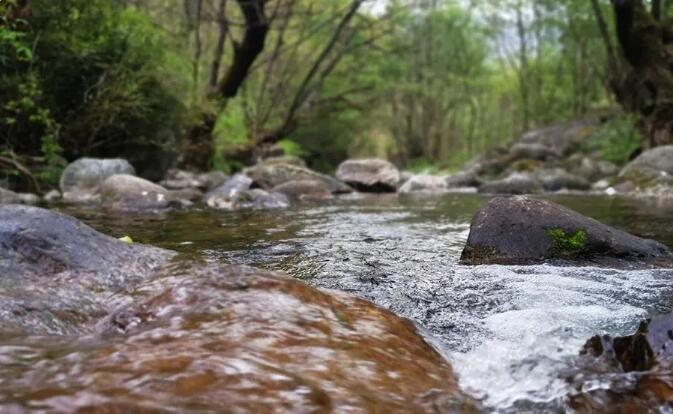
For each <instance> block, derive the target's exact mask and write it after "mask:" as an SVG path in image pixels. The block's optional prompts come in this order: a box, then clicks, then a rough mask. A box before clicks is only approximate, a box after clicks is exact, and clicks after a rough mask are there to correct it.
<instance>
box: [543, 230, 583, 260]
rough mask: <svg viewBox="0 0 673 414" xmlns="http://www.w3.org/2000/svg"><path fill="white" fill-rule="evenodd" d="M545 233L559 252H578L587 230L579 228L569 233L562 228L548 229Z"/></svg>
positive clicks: (581, 247)
mask: <svg viewBox="0 0 673 414" xmlns="http://www.w3.org/2000/svg"><path fill="white" fill-rule="evenodd" d="M547 234H548V235H549V237H550V238H551V239H552V241H553V242H554V248H555V249H556V250H557V251H558V252H560V253H566V254H567V253H578V252H580V251H582V249H584V246H585V245H586V242H587V232H586V231H584V230H582V229H580V230H577V231H576V232H575V234H573V235H569V234H567V233H566V232H565V230H563V229H549V230H547Z"/></svg>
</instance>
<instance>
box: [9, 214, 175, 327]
mask: <svg viewBox="0 0 673 414" xmlns="http://www.w3.org/2000/svg"><path fill="white" fill-rule="evenodd" d="M173 255H174V253H172V252H170V251H167V250H163V249H158V248H154V247H149V246H144V245H140V244H127V243H123V242H121V241H119V240H117V239H114V238H112V237H109V236H105V235H103V234H101V233H98V232H97V231H95V230H93V229H92V228H91V227H89V226H87V225H85V224H83V223H81V222H79V221H77V220H76V219H74V218H72V217H69V216H66V215H63V214H60V213H56V212H52V211H48V210H44V209H40V208H36V207H26V206H17V205H7V206H0V332H1V331H15V330H16V331H28V332H31V333H63V332H71V331H79V330H80V329H85V325H86V322H87V321H90V320H91V318H95V317H96V316H99V315H100V314H101V313H104V312H105V309H106V307H105V306H104V305H102V304H101V302H100V300H101V299H100V295H99V294H104V293H105V292H108V294H109V292H113V291H117V290H124V289H130V288H132V287H133V286H135V285H137V284H138V283H139V282H140V281H142V280H144V279H145V278H146V277H148V274H149V273H150V272H151V271H153V270H154V269H156V268H157V267H158V266H159V265H161V264H163V263H165V262H167V261H168V260H169V259H170V258H171V257H172V256H173Z"/></svg>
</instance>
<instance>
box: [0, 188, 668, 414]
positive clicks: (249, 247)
mask: <svg viewBox="0 0 673 414" xmlns="http://www.w3.org/2000/svg"><path fill="white" fill-rule="evenodd" d="M484 200H485V198H483V197H481V196H478V195H474V194H450V195H445V196H440V197H418V196H414V197H411V196H397V195H372V196H364V195H352V196H346V197H342V198H338V199H336V200H335V201H333V202H331V203H328V204H322V205H315V206H304V207H300V208H293V209H288V210H281V211H266V212H265V211H260V212H236V213H232V212H224V211H215V210H210V209H193V210H189V211H175V212H169V213H162V214H154V215H147V216H128V215H124V216H112V215H106V214H104V213H101V212H100V211H95V210H81V209H71V208H64V211H65V212H67V213H69V214H72V215H75V216H77V217H78V218H80V219H82V220H83V221H85V222H87V223H88V224H90V225H92V226H93V227H94V228H96V229H98V230H100V231H102V232H104V233H107V234H110V235H113V236H116V237H122V236H126V235H129V236H131V237H132V238H133V239H134V240H135V241H137V242H142V243H147V244H151V245H156V246H160V247H165V248H169V249H173V250H176V251H178V252H180V253H181V257H182V258H185V259H190V258H195V257H199V258H205V259H206V260H208V261H212V262H220V263H232V264H246V265H253V266H257V267H263V268H267V269H272V270H283V271H285V272H287V273H289V274H290V275H291V276H293V277H295V278H297V279H301V280H303V281H305V282H307V283H309V284H311V285H314V286H317V287H321V288H327V289H334V290H339V291H343V292H348V293H351V294H354V295H357V296H360V297H363V298H366V299H369V300H371V301H373V302H375V303H376V304H378V305H381V306H383V307H385V308H387V309H389V310H391V311H393V312H394V313H396V314H398V315H400V316H403V317H406V318H409V319H411V320H412V321H414V322H415V323H416V324H417V325H418V326H419V327H420V329H421V330H422V331H423V333H424V335H426V338H427V339H429V341H430V342H432V343H433V344H434V345H435V346H436V347H437V348H438V349H439V350H440V351H441V352H442V354H443V355H444V356H445V357H446V358H447V359H448V360H449V361H450V362H451V363H452V364H453V366H454V369H455V371H456V372H457V374H458V377H459V382H460V385H461V386H462V388H463V389H464V390H466V391H467V392H469V393H470V394H471V395H473V396H475V397H477V398H479V399H481V400H482V401H483V404H484V406H485V407H486V408H487V409H489V410H495V411H500V412H506V411H511V412H518V411H521V410H536V411H537V410H563V409H564V403H565V402H564V401H565V399H566V396H567V395H568V394H569V393H571V392H572V389H570V386H569V385H568V382H567V381H565V380H564V379H563V378H562V376H561V375H560V374H559V373H561V372H564V370H567V369H568V368H569V367H571V366H572V364H573V362H572V361H573V359H574V358H575V357H576V355H577V354H578V351H579V349H580V348H581V346H582V344H583V343H584V342H585V341H586V340H587V338H589V337H590V336H592V335H594V334H597V333H607V334H611V335H616V334H626V333H631V332H633V330H634V329H635V326H636V324H637V321H638V320H639V319H642V318H646V317H647V316H649V315H652V314H656V313H662V312H666V311H670V310H672V309H673V271H672V270H629V271H625V270H613V269H603V268H593V267H555V266H550V265H539V266H529V267H523V266H522V267H519V266H478V267H468V266H462V265H460V264H459V263H458V259H459V256H460V253H461V250H462V247H463V245H464V243H465V241H466V239H467V235H468V232H469V221H470V219H471V217H472V215H473V214H474V213H475V212H476V211H477V209H478V208H479V206H480V205H481V204H482V203H483V202H484ZM552 200H553V201H556V202H559V203H561V204H563V205H566V206H568V207H570V208H572V209H575V210H577V211H579V212H581V213H583V214H586V215H589V216H591V217H594V218H596V219H598V220H600V221H602V222H604V223H607V224H610V225H614V226H617V227H620V228H622V229H624V230H627V231H629V232H632V233H634V234H637V235H639V236H643V237H649V238H655V239H657V240H659V241H661V242H663V243H665V244H667V245H669V246H673V226H672V225H671V218H670V217H671V213H673V204H666V203H661V202H657V201H656V200H635V199H623V198H608V197H601V196H586V195H585V196H574V195H563V196H556V197H552ZM2 363H6V362H3V361H2V359H0V364H2ZM26 369H29V368H26ZM596 386H601V385H600V384H599V385H596Z"/></svg>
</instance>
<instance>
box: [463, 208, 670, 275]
mask: <svg viewBox="0 0 673 414" xmlns="http://www.w3.org/2000/svg"><path fill="white" fill-rule="evenodd" d="M670 258H671V251H670V250H669V249H668V248H667V247H666V246H664V245H663V244H661V243H658V242H656V241H654V240H648V239H641V238H640V237H636V236H633V235H630V234H628V233H626V232H624V231H621V230H618V229H615V228H612V227H610V226H607V225H605V224H602V223H599V222H598V221H596V220H594V219H591V218H589V217H585V216H583V215H581V214H579V213H576V212H574V211H572V210H569V209H567V208H565V207H562V206H560V205H558V204H554V203H552V202H549V201H544V200H538V199H534V198H530V197H525V196H516V197H497V198H493V199H491V200H490V201H488V203H487V204H486V205H485V206H484V207H482V208H481V210H479V212H478V213H477V214H476V215H475V216H474V218H473V219H472V224H471V226H470V235H469V237H468V239H467V245H466V246H465V249H464V250H463V254H462V256H461V261H462V262H463V263H466V264H471V265H479V264H533V263H540V262H543V261H547V260H553V259H556V260H560V261H570V262H580V263H598V264H602V263H606V264H610V263H625V264H630V263H629V262H630V261H634V262H649V261H653V262H654V261H657V260H658V259H670Z"/></svg>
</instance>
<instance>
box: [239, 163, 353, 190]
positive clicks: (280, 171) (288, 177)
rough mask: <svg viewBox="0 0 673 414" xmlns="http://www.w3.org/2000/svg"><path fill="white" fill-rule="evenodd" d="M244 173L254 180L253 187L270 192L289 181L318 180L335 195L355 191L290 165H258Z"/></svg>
mask: <svg viewBox="0 0 673 414" xmlns="http://www.w3.org/2000/svg"><path fill="white" fill-rule="evenodd" d="M243 173H244V174H245V175H247V176H248V177H250V178H252V181H253V186H255V187H259V188H261V189H264V190H267V191H270V190H271V189H273V188H274V187H276V186H278V185H281V184H284V183H286V182H288V181H304V180H318V181H322V182H323V183H325V184H326V185H327V187H328V188H329V189H330V191H331V192H332V193H333V194H340V193H350V192H352V191H353V189H352V188H350V187H349V186H348V185H346V184H345V183H344V182H342V181H339V180H337V179H336V178H333V177H330V176H328V175H325V174H320V173H318V172H315V171H313V170H310V169H308V168H303V167H297V166H295V165H289V164H257V165H255V166H253V167H250V168H246V169H245V170H244V171H243Z"/></svg>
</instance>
